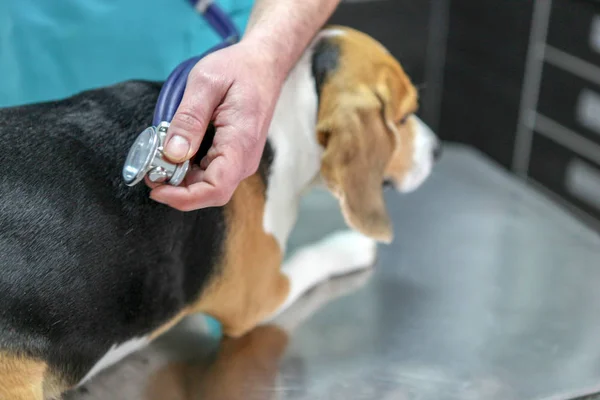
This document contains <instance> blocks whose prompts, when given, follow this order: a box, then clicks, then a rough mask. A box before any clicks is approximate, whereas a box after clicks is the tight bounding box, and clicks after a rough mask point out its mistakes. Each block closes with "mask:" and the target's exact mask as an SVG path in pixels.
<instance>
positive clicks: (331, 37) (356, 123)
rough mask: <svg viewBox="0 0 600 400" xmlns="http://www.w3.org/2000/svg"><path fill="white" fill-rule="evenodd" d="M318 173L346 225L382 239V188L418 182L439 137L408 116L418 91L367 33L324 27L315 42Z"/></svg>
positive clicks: (387, 232) (386, 228)
mask: <svg viewBox="0 0 600 400" xmlns="http://www.w3.org/2000/svg"><path fill="white" fill-rule="evenodd" d="M313 70H314V72H315V77H316V80H317V85H318V92H319V114H318V122H317V140H318V141H319V143H320V145H321V146H322V147H323V148H324V151H323V156H322V160H321V178H322V179H323V180H324V182H325V184H326V186H327V187H328V189H329V190H330V191H331V192H332V193H333V194H334V195H335V196H336V197H337V198H338V200H339V202H340V206H341V209H342V212H343V215H344V218H345V219H346V222H347V223H348V225H350V226H351V227H352V228H354V229H356V230H358V231H360V232H362V233H363V234H365V235H367V236H370V237H372V238H374V239H377V240H379V241H382V242H390V241H391V240H392V237H393V229H392V224H391V222H390V218H389V216H388V212H387V210H386V205H385V201H384V197H383V189H384V186H385V185H386V184H391V185H392V186H393V187H394V188H395V189H396V190H398V191H400V192H410V191H413V190H415V189H416V188H418V187H419V186H420V185H421V184H422V183H423V182H424V181H425V180H426V178H427V177H428V176H429V174H430V172H431V169H432V166H433V164H434V163H435V161H436V159H437V158H438V156H439V154H440V150H441V147H440V141H439V140H438V138H437V137H436V136H435V135H434V133H433V132H432V131H431V130H430V129H429V128H428V127H427V126H426V125H425V124H424V123H423V122H422V121H421V120H420V119H419V118H418V117H417V116H416V115H415V112H416V111H417V109H418V92H417V89H416V88H415V87H414V85H413V84H412V82H411V80H410V79H409V77H408V76H407V75H406V73H405V72H404V70H403V68H402V67H401V65H400V64H399V63H398V61H397V60H396V59H395V58H394V57H393V56H392V55H391V54H390V53H389V52H388V51H387V50H386V49H385V48H384V47H383V46H382V45H381V44H380V43H378V42H377V41H375V40H374V39H373V38H371V37H369V36H367V35H365V34H363V33H360V32H358V31H355V30H352V29H349V28H345V27H344V28H342V27H331V28H329V29H328V30H326V31H325V32H324V39H322V40H321V42H320V43H319V44H318V45H317V47H316V48H315V53H314V56H313Z"/></svg>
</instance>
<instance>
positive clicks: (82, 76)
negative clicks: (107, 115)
mask: <svg viewBox="0 0 600 400" xmlns="http://www.w3.org/2000/svg"><path fill="white" fill-rule="evenodd" d="M216 4H217V5H218V6H220V7H221V8H222V9H223V10H224V11H225V12H226V13H227V14H228V15H229V16H230V18H232V19H233V21H234V23H235V25H236V27H237V28H238V30H239V32H240V33H241V34H242V33H243V32H244V29H245V27H246V24H247V21H248V18H249V16H250V12H251V10H252V6H253V4H254V0H217V1H216ZM220 42H221V39H220V38H219V36H218V35H217V34H216V33H215V32H214V31H213V30H212V28H211V27H210V25H208V23H207V22H206V21H205V20H204V18H203V17H202V15H200V14H199V13H197V12H196V10H194V8H193V7H192V6H191V5H190V3H189V2H188V1H187V0H1V1H0V107H9V106H16V105H23V104H28V103H33V102H42V101H48V100H54V99H60V98H64V97H68V96H71V95H74V94H76V93H79V92H81V91H83V90H87V89H93V88H97V87H101V86H108V85H112V84H115V83H118V82H122V81H125V80H129V79H145V80H164V79H166V78H167V76H168V75H169V74H170V73H171V71H172V70H173V69H174V68H175V67H176V66H177V65H178V64H179V63H180V62H182V61H184V60H185V59H188V58H189V57H192V56H196V55H199V54H202V53H204V52H205V51H206V50H208V49H209V48H210V47H212V46H214V45H216V44H218V43H220ZM207 325H208V329H209V330H210V332H211V333H212V334H214V335H216V336H218V335H220V333H221V332H220V326H219V324H218V323H217V322H216V321H215V320H213V319H212V318H207Z"/></svg>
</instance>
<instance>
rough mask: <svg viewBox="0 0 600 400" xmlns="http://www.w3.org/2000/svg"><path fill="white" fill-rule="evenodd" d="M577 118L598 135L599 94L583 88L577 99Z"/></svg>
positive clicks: (599, 118) (599, 128)
mask: <svg viewBox="0 0 600 400" xmlns="http://www.w3.org/2000/svg"><path fill="white" fill-rule="evenodd" d="M577 120H578V122H579V123H580V124H581V125H583V126H585V127H586V128H588V129H591V130H593V131H594V132H596V133H597V134H599V135H600V95H599V94H598V93H596V92H593V91H591V90H589V89H583V90H582V91H581V92H580V93H579V99H578V100H577Z"/></svg>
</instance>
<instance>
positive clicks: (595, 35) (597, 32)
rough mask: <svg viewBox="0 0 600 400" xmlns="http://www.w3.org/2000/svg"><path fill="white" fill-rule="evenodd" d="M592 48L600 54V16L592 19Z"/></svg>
mask: <svg viewBox="0 0 600 400" xmlns="http://www.w3.org/2000/svg"><path fill="white" fill-rule="evenodd" d="M590 47H591V48H592V50H594V51H595V52H598V53H600V15H596V16H594V19H592V29H591V30H590Z"/></svg>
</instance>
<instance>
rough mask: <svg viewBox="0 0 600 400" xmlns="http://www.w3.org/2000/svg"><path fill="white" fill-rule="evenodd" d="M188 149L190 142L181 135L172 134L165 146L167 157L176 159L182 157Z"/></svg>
mask: <svg viewBox="0 0 600 400" xmlns="http://www.w3.org/2000/svg"><path fill="white" fill-rule="evenodd" d="M188 151H190V142H188V140H187V139H186V138H184V137H183V136H177V135H176V136H173V137H172V138H171V140H169V142H168V143H167V146H166V147H165V154H166V155H167V157H169V158H171V159H173V160H176V161H179V160H182V159H184V158H185V156H187V153H188Z"/></svg>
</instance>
